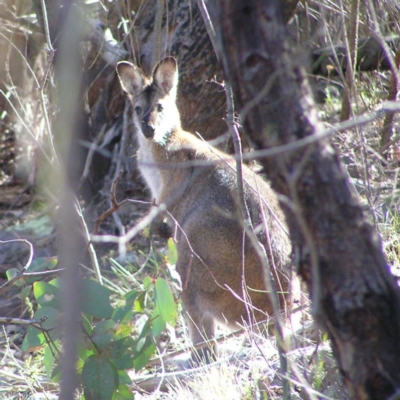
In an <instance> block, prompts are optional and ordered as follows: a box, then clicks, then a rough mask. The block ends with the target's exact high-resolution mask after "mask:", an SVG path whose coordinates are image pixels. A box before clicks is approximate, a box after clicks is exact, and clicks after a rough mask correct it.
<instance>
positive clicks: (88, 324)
mask: <svg viewBox="0 0 400 400" xmlns="http://www.w3.org/2000/svg"><path fill="white" fill-rule="evenodd" d="M82 326H83V329H84V332H85V333H86V334H87V335H91V334H92V332H93V327H92V321H91V320H90V319H89V318H88V317H87V316H86V315H82Z"/></svg>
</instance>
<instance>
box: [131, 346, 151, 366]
mask: <svg viewBox="0 0 400 400" xmlns="http://www.w3.org/2000/svg"><path fill="white" fill-rule="evenodd" d="M155 350H156V345H155V344H154V343H151V344H150V345H149V346H148V347H146V348H145V349H144V350H143V351H142V352H141V353H140V354H139V355H138V356H137V357H136V358H135V359H134V360H133V366H134V367H135V370H136V371H139V370H141V369H142V368H143V367H145V366H146V365H147V363H148V362H149V360H150V358H151V356H152V355H153V354H154V352H155Z"/></svg>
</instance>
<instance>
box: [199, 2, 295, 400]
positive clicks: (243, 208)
mask: <svg viewBox="0 0 400 400" xmlns="http://www.w3.org/2000/svg"><path fill="white" fill-rule="evenodd" d="M197 2H198V6H199V8H200V11H201V14H202V17H203V20H204V23H205V25H206V28H207V32H208V35H209V36H210V39H211V42H212V44H213V47H214V49H215V53H216V54H217V55H218V54H219V52H218V51H216V50H217V48H218V45H217V42H216V34H215V30H214V27H213V25H212V22H211V19H210V16H209V14H208V11H207V6H206V4H205V3H204V0H198V1H197ZM271 78H272V77H271ZM271 84H272V79H270V80H269V82H267V85H266V87H265V88H264V89H263V90H262V94H263V96H262V97H264V94H265V93H266V92H268V90H269V87H270V85H271ZM225 85H226V100H227V105H228V126H229V130H230V133H231V136H232V140H233V145H234V149H235V156H236V157H235V159H236V174H237V175H236V177H237V196H238V202H239V206H240V207H239V208H240V212H241V215H242V218H243V221H244V224H243V227H244V232H245V234H246V236H247V237H248V238H249V239H250V242H251V243H252V245H253V247H254V249H255V251H256V253H257V255H258V257H259V259H260V262H261V265H262V268H263V271H264V280H265V285H266V287H267V290H268V292H269V297H270V300H271V303H272V308H273V310H274V314H277V315H278V313H279V310H280V306H279V299H278V296H277V293H276V288H275V285H274V284H273V279H272V276H271V266H270V265H269V262H268V258H267V254H266V251H265V248H264V246H263V245H262V244H261V243H260V241H259V240H258V238H257V236H256V235H255V234H254V230H253V227H252V222H251V219H250V214H249V210H248V208H247V205H246V201H245V198H244V189H243V174H242V162H243V158H242V148H241V141H240V136H239V133H238V131H237V126H236V125H235V122H234V103H233V92H232V88H231V86H230V84H229V83H226V84H225ZM257 97H258V96H257ZM254 104H256V103H254ZM242 117H243V118H244V115H243V116H242ZM245 291H246V290H245V288H244V292H245ZM276 321H277V324H276V327H277V343H278V352H279V357H280V363H281V369H282V375H284V376H286V375H287V376H288V375H289V371H288V363H287V358H286V349H285V346H284V342H283V338H284V334H283V321H282V319H281V318H280V317H279V316H277V318H276ZM283 398H284V399H290V385H289V381H288V380H287V379H284V380H283Z"/></svg>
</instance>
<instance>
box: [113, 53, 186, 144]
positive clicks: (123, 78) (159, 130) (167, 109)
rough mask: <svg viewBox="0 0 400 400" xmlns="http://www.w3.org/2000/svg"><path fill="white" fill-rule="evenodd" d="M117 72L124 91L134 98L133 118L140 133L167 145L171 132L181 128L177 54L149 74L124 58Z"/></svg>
mask: <svg viewBox="0 0 400 400" xmlns="http://www.w3.org/2000/svg"><path fill="white" fill-rule="evenodd" d="M117 74H118V77H119V80H120V82H121V86H122V88H123V90H124V91H125V92H126V93H127V94H128V96H129V98H130V99H131V102H132V105H133V109H134V115H133V120H134V123H135V126H136V129H137V130H138V134H139V135H141V134H142V135H143V136H144V137H145V138H146V139H149V140H154V141H155V142H157V143H160V144H163V143H165V141H166V139H167V138H168V136H169V134H170V133H171V132H172V131H173V130H174V129H176V128H180V116H179V112H178V108H177V106H176V91H177V86H178V65H177V62H176V60H175V58H173V57H167V58H164V59H163V60H162V61H160V63H159V64H158V65H157V66H156V67H155V68H154V71H153V74H152V76H151V77H146V76H145V75H144V74H143V72H142V71H141V69H140V68H138V67H137V66H136V65H134V64H132V63H130V62H127V61H121V62H119V63H118V65H117Z"/></svg>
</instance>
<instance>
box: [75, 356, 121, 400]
mask: <svg viewBox="0 0 400 400" xmlns="http://www.w3.org/2000/svg"><path fill="white" fill-rule="evenodd" d="M82 384H83V387H84V394H85V400H110V399H111V396H112V394H113V392H114V390H116V389H117V388H118V386H119V379H118V372H117V370H116V369H115V367H114V365H113V364H112V363H111V362H110V361H109V360H107V359H106V358H104V357H101V356H97V355H93V356H90V357H89V358H88V359H87V360H86V362H85V365H84V366H83V368H82Z"/></svg>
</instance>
